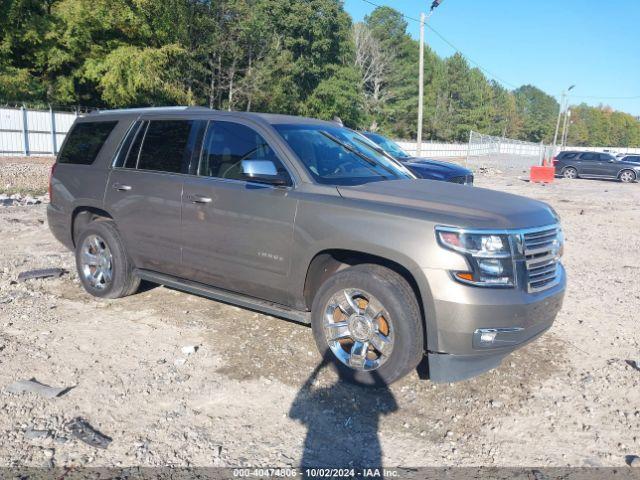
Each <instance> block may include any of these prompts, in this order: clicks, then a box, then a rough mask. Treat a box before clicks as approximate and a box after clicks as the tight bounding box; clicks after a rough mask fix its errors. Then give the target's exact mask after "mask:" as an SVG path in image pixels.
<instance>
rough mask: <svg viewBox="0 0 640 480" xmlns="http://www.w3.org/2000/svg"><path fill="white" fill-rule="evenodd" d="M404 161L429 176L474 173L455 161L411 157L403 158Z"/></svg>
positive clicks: (457, 175)
mask: <svg viewBox="0 0 640 480" xmlns="http://www.w3.org/2000/svg"><path fill="white" fill-rule="evenodd" d="M402 163H404V165H405V166H407V167H409V168H410V169H412V170H417V171H418V172H420V173H421V174H425V175H427V176H428V178H450V177H459V176H464V175H471V174H472V172H471V170H468V169H466V168H464V167H461V166H460V165H456V164H455V163H449V162H439V161H437V160H430V159H428V158H417V157H410V158H406V159H403V160H402Z"/></svg>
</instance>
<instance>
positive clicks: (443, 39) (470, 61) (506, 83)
mask: <svg viewBox="0 0 640 480" xmlns="http://www.w3.org/2000/svg"><path fill="white" fill-rule="evenodd" d="M362 1H363V2H365V3H368V4H369V5H372V6H374V7H377V8H381V7H382V5H379V4H377V3H374V2H372V1H371V0H362ZM398 13H399V14H400V16H402V17H403V18H404V19H405V20H411V21H412V22H416V23H418V24H419V23H420V20H418V19H417V18H414V17H410V16H409V15H405V14H404V13H402V12H398ZM425 26H426V27H427V28H428V29H429V30H431V31H432V32H433V33H434V34H435V35H436V36H437V37H438V38H439V39H440V40H442V41H443V42H444V43H446V44H447V45H448V46H449V47H451V48H452V49H453V50H455V51H456V53H459V54H460V55H462V56H463V57H464V58H465V59H466V60H467V61H468V62H469V63H471V64H473V65H474V66H475V67H477V68H478V69H479V70H481V71H483V72H484V73H486V74H487V75H488V76H489V77H491V78H493V79H495V80H498V81H499V82H501V83H503V84H504V85H506V86H508V87H511V88H513V89H516V88H518V87H517V86H516V85H514V84H513V83H511V82H507V81H506V80H504V79H502V78H500V77H499V76H498V75H496V74H495V73H492V72H491V71H490V70H488V69H486V68H485V67H483V66H482V65H481V64H480V63H478V62H476V61H475V60H474V59H472V58H471V57H469V56H468V55H466V54H465V53H463V52H462V51H461V50H460V49H459V48H458V47H456V46H455V45H454V44H453V43H451V42H450V41H449V40H447V39H446V38H445V37H444V35H442V34H441V33H440V32H438V31H437V30H436V29H435V28H433V27H432V26H431V25H429V24H428V23H426V24H425Z"/></svg>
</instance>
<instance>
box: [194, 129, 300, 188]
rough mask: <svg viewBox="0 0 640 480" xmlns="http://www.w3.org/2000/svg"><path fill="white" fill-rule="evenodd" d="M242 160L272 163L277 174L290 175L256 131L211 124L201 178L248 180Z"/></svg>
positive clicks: (205, 141) (203, 157) (200, 173)
mask: <svg viewBox="0 0 640 480" xmlns="http://www.w3.org/2000/svg"><path fill="white" fill-rule="evenodd" d="M243 160H270V161H271V162H273V163H274V164H275V166H276V168H277V170H278V173H284V174H286V175H287V176H288V174H287V173H286V170H285V168H284V167H283V166H282V163H281V162H280V160H279V159H278V157H277V156H276V154H275V152H274V151H273V149H272V148H271V147H270V146H269V144H268V143H267V142H266V141H265V140H264V139H263V138H262V136H261V135H260V134H258V133H257V132H256V131H255V130H253V129H252V128H249V127H247V126H245V125H242V124H239V123H233V122H218V121H213V122H211V123H209V128H207V133H206V135H205V138H204V143H203V145H202V159H201V161H200V166H199V169H198V175H200V176H203V177H216V178H226V179H230V180H246V178H245V177H244V176H243V174H242V173H243V172H242V161H243Z"/></svg>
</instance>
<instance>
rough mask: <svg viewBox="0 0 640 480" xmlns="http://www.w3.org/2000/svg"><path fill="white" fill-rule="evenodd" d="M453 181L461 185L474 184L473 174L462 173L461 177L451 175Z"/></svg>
mask: <svg viewBox="0 0 640 480" xmlns="http://www.w3.org/2000/svg"><path fill="white" fill-rule="evenodd" d="M449 182H451V183H459V184H461V185H473V175H461V176H459V177H451V178H450V179H449Z"/></svg>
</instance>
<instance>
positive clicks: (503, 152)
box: [465, 131, 553, 171]
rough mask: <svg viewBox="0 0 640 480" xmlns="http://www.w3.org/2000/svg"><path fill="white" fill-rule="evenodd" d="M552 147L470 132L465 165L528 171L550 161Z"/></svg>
mask: <svg viewBox="0 0 640 480" xmlns="http://www.w3.org/2000/svg"><path fill="white" fill-rule="evenodd" d="M552 157H553V147H552V146H550V145H545V144H543V143H532V142H524V141H521V140H513V139H510V138H504V137H494V136H491V135H484V134H482V133H478V132H474V131H471V132H470V133H469V144H468V146H467V153H466V159H465V163H466V165H467V166H468V167H469V168H471V169H473V170H476V169H493V170H501V171H507V170H528V169H529V168H530V167H532V166H534V165H542V161H543V160H544V159H546V160H548V161H549V160H551V158H552Z"/></svg>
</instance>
